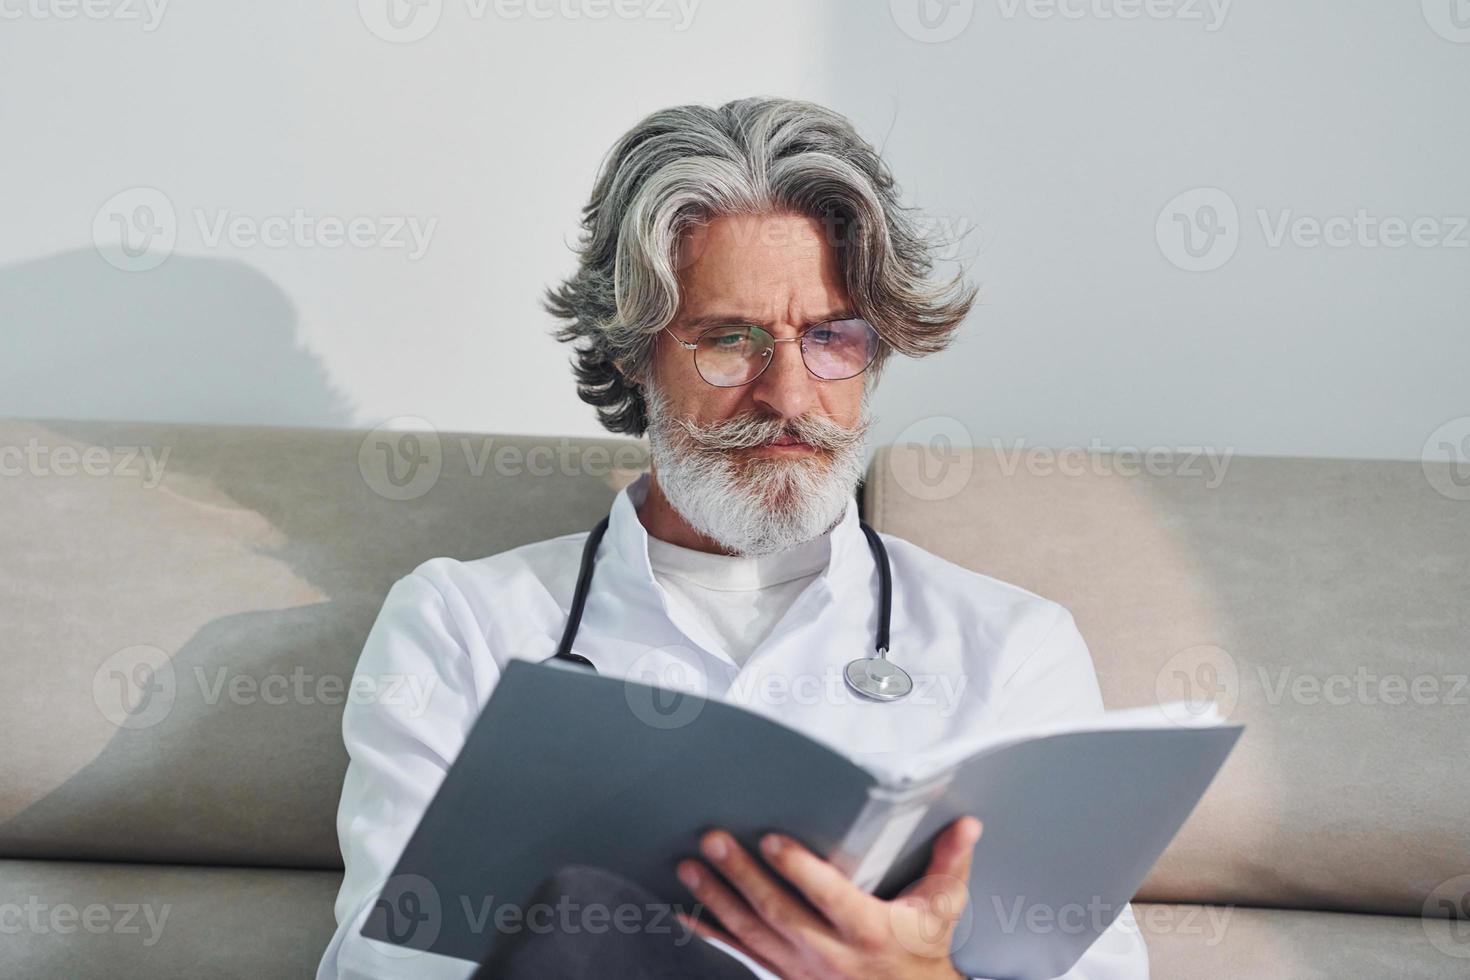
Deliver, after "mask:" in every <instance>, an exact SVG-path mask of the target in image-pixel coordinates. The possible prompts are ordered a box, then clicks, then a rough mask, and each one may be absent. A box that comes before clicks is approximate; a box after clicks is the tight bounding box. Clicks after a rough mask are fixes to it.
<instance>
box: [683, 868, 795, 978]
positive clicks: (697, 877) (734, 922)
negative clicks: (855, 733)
mask: <svg viewBox="0 0 1470 980" xmlns="http://www.w3.org/2000/svg"><path fill="white" fill-rule="evenodd" d="M677 871H678V875H679V880H680V881H682V882H683V883H684V886H685V887H686V888H688V889H689V890H690V891H691V892H693V893H694V897H695V898H697V899H699V901H700V903H701V904H702V905H703V906H704V907H705V908H706V909H707V910H709V911H710V912H712V913H713V914H714V916H715V918H716V919H718V920H719V922H720V925H721V926H723V927H724V928H725V930H726V931H727V932H729V933H730V935H732V936H734V937H735V938H736V939H737V940H739V942H740V945H741V946H742V947H743V948H745V949H751V950H754V951H755V952H756V953H757V954H759V955H760V956H761V957H763V958H765V959H768V960H771V961H773V962H780V961H781V960H783V959H785V957H786V956H787V942H786V939H785V938H784V937H783V936H781V935H780V934H778V933H777V932H776V931H775V930H774V929H773V928H771V926H770V925H769V924H767V923H766V922H765V921H763V920H762V919H761V917H760V916H759V915H757V914H756V913H755V912H754V911H753V910H752V909H751V908H750V906H749V905H747V904H746V903H745V902H744V901H743V900H742V899H741V898H740V896H739V895H737V894H735V893H734V892H733V891H731V890H730V888H729V887H728V886H726V884H725V883H724V882H723V881H721V880H720V876H719V875H717V874H715V873H714V872H713V871H711V870H710V869H709V868H706V867H703V866H702V865H700V863H699V862H698V861H681V862H680V863H679V867H678V869H677Z"/></svg>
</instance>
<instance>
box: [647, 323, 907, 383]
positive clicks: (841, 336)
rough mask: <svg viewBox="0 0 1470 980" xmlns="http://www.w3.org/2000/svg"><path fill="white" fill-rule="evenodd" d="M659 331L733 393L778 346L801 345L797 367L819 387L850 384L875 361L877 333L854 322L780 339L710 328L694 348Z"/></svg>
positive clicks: (748, 330) (761, 331)
mask: <svg viewBox="0 0 1470 980" xmlns="http://www.w3.org/2000/svg"><path fill="white" fill-rule="evenodd" d="M664 330H666V331H667V332H668V334H669V336H670V337H673V338H674V340H675V341H676V342H677V343H678V344H679V346H680V347H682V348H684V349H685V350H692V351H694V370H696V371H698V372H699V376H700V377H701V378H703V379H704V380H705V381H706V382H708V383H709V384H712V385H714V386H715V387H716V388H738V387H740V386H741V385H748V384H750V383H751V382H752V381H754V380H755V379H756V378H759V377H760V376H761V374H762V373H763V372H764V371H765V369H766V368H768V367H770V365H771V361H772V360H773V357H772V355H773V354H775V352H776V345H777V344H794V343H796V342H798V341H800V343H801V347H800V350H801V360H802V363H803V364H805V365H806V369H807V370H808V371H810V372H811V373H812V375H813V376H815V377H818V378H821V379H822V380H823V381H846V380H847V379H848V378H855V377H857V376H858V375H860V374H862V373H863V372H864V371H866V370H867V369H868V365H870V364H872V363H873V358H874V357H876V356H877V355H878V331H877V330H874V329H873V325H872V324H871V323H869V322H868V321H867V320H863V319H861V318H858V317H851V318H845V319H840V320H823V321H822V322H821V323H814V324H812V325H811V326H809V327H807V328H806V329H805V330H803V331H802V332H801V333H800V334H798V335H797V336H795V337H786V338H782V339H778V338H776V337H774V336H772V335H771V332H770V331H769V330H766V329H765V328H764V327H757V326H756V325H755V324H752V323H735V324H719V325H716V326H713V327H710V328H709V329H707V330H705V331H704V332H703V333H701V334H700V335H699V337H698V338H696V339H695V341H694V342H693V343H689V342H688V341H685V340H680V339H679V337H678V335H677V334H675V333H674V332H673V331H672V330H669V328H668V327H665V328H664Z"/></svg>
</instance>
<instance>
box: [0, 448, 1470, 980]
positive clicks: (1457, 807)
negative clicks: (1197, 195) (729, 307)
mask: <svg viewBox="0 0 1470 980" xmlns="http://www.w3.org/2000/svg"><path fill="white" fill-rule="evenodd" d="M150 453H151V457H150V455H149V454H150ZM165 454H166V455H165ZM150 460H151V461H150ZM643 461H644V458H643V455H642V451H641V449H640V447H638V446H637V445H636V444H632V443H627V442H620V441H611V440H609V441H597V440H561V439H548V438H540V437H527V436H482V435H461V434H458V433H455V434H445V433H441V434H439V435H437V436H427V437H418V438H411V437H404V436H403V435H401V434H393V433H364V432H349V431H334V430H303V429H279V428H233V427H217V426H177V425H159V424H118V423H91V422H85V423H84V422H55V421H52V422H37V421H17V420H11V421H4V422H0V514H3V518H4V519H3V521H0V625H3V633H0V637H3V640H0V642H3V647H0V664H3V666H4V668H5V677H6V680H7V682H8V683H7V685H6V696H5V700H4V704H5V707H4V711H3V713H0V746H3V750H0V774H3V776H0V976H5V977H38V978H53V977H54V978H66V980H85V978H104V977H106V978H116V977H150V978H185V977H187V978H199V977H249V978H252V980H256V978H275V977H281V978H285V977H305V976H309V975H311V974H312V972H313V971H314V969H315V967H316V963H317V960H318V957H319V956H320V953H321V950H322V948H323V947H324V946H325V944H326V942H327V938H328V936H329V935H330V934H331V931H332V928H333V918H332V900H333V897H334V895H335V893H336V888H337V882H338V877H339V869H340V858H339V854H338V850H337V841H336V835H335V830H334V825H333V818H334V813H335V807H336V803H337V796H338V791H339V787H340V784H341V777H342V773H343V769H344V766H345V764H346V757H345V754H344V752H343V749H342V745H341V739H340V733H339V728H338V726H339V722H340V716H341V710H342V709H341V705H342V701H343V698H344V697H345V696H346V695H345V693H344V687H345V684H346V681H347V680H348V679H349V678H350V677H351V675H352V669H353V664H354V660H355V658H356V656H357V654H358V652H359V650H360V648H361V645H362V642H363V638H364V636H365V635H366V632H367V630H368V628H369V626H370V625H371V623H372V621H373V618H374V615H375V614H376V612H377V609H378V606H379V603H380V601H381V599H382V596H383V594H384V592H385V591H386V590H387V588H388V586H389V584H390V583H392V582H393V581H394V580H395V579H396V578H397V577H399V576H400V575H403V574H404V573H405V572H407V571H408V570H409V569H411V568H413V567H414V566H415V565H416V564H418V563H419V562H420V561H422V560H424V559H426V558H429V557H432V556H436V555H446V554H447V555H454V556H458V557H461V558H471V557H475V556H480V555H485V554H489V553H493V552H496V551H500V550H503V549H506V548H510V547H512V546H514V545H517V544H520V543H523V542H527V541H532V540H536V539H540V538H544V537H548V536H551V535H556V534H562V533H566V532H569V531H574V530H578V529H582V528H586V527H589V526H590V525H592V524H593V523H594V522H595V521H596V520H597V519H598V518H599V517H600V516H601V515H602V514H603V513H605V511H606V509H607V506H608V504H609V502H610V501H611V498H612V496H613V494H614V492H615V490H616V488H617V487H619V486H621V485H622V483H623V482H624V481H625V480H626V479H628V477H629V475H630V473H631V472H632V471H634V470H636V469H637V468H638V467H640V466H641V465H642V464H643ZM390 462H391V463H392V466H391V467H390V466H389V464H390ZM1138 462H1139V461H1138V460H1135V459H1130V458H1128V457H1126V456H1125V457H1122V458H1119V457H1116V456H1105V457H1096V458H1093V459H1089V460H1082V459H1080V458H1078V457H1075V456H1074V457H1072V458H1070V459H1068V460H1064V461H1063V464H1062V466H1060V467H1059V466H1058V465H1057V463H1056V461H1055V460H1051V461H1049V459H1048V457H1047V456H1045V455H1026V454H1022V455H1021V456H1019V457H1018V456H1015V455H1012V454H1011V453H1010V452H1009V451H1003V452H999V453H997V452H995V451H992V450H977V451H974V452H971V451H969V450H961V451H957V452H954V453H936V452H929V451H927V450H925V449H921V448H918V447H913V446H905V447H897V448H893V449H885V450H881V451H879V452H878V453H877V454H876V456H875V458H874V462H873V466H872V469H871V472H870V475H869V480H868V484H867V486H866V488H865V492H864V501H863V508H864V513H865V516H866V517H867V519H868V520H869V521H870V522H871V523H872V524H873V525H874V526H875V527H877V528H878V529H880V530H882V531H885V532H889V533H892V534H896V535H899V536H901V537H905V538H908V539H910V540H912V541H914V542H916V543H918V544H920V545H922V546H924V547H926V548H929V549H930V550H932V551H934V552H936V553H938V554H940V555H943V556H945V557H947V558H950V559H952V560H954V561H956V562H959V563H961V564H964V565H967V566H969V567H972V568H975V569H979V570H981V571H984V572H987V573H990V574H993V575H996V576H998V577H1000V578H1004V579H1007V580H1010V581H1013V582H1016V583H1018V584H1020V585H1023V586H1025V587H1027V588H1030V589H1032V590H1033V591H1036V592H1039V593H1042V594H1044V595H1047V596H1049V597H1052V598H1055V599H1057V600H1059V601H1061V602H1063V603H1064V604H1066V605H1067V606H1069V607H1070V608H1071V609H1072V610H1073V611H1074V613H1075V614H1076V616H1077V620H1078V622H1079V624H1080V625H1081V628H1082V631H1083V633H1084V634H1085V635H1086V637H1087V638H1088V640H1089V642H1090V644H1091V646H1092V649H1093V653H1094V657H1095V659H1096V662H1097V666H1098V671H1099V675H1100V677H1101V679H1102V685H1103V690H1104V695H1105V697H1106V700H1107V701H1108V703H1109V705H1110V706H1114V707H1122V706H1127V705H1133V704H1143V703H1149V702H1153V701H1156V700H1159V699H1160V698H1164V697H1170V698H1172V697H1179V696H1192V697H1196V698H1200V697H1205V696H1210V697H1215V698H1217V699H1219V700H1220V701H1221V702H1222V705H1223V706H1224V707H1226V708H1227V709H1228V710H1229V712H1230V714H1231V715H1232V716H1233V717H1234V718H1236V719H1238V720H1242V721H1244V722H1246V724H1247V725H1248V726H1249V727H1248V731H1247V734H1246V736H1245V738H1244V739H1243V741H1242V743H1241V744H1240V746H1239V747H1238V749H1237V750H1236V753H1235V755H1234V756H1233V757H1232V759H1231V761H1230V762H1229V764H1228V765H1227V769H1226V771H1225V772H1224V773H1223V774H1222V776H1221V778H1220V779H1219V780H1218V781H1217V783H1216V784H1215V785H1214V786H1213V787H1212V789H1211V790H1210V792H1209V794H1208V795H1207V797H1206V799H1205V801H1204V802H1203V803H1202V804H1201V806H1200V808H1199V809H1198V810H1197V811H1196V813H1195V814H1194V816H1193V817H1192V818H1191V820H1190V822H1189V824H1188V825H1187V826H1186V828H1185V830H1184V832H1183V833H1182V834H1181V835H1180V837H1179V838H1178V839H1177V840H1176V842H1175V843H1174V845H1173V846H1172V847H1171V848H1170V850H1169V851H1168V853H1167V854H1166V855H1165V857H1164V859H1163V860H1162V861H1161V862H1160V864H1159V865H1158V866H1157V867H1156V868H1155V870H1154V872H1153V874H1152V875H1151V876H1150V877H1149V879H1148V881H1147V883H1146V884H1145V886H1144V888H1143V889H1142V892H1141V893H1140V896H1139V900H1138V904H1137V911H1138V914H1139V918H1140V920H1141V923H1142V926H1143V928H1144V929H1145V931H1146V932H1147V937H1148V943H1149V948H1150V951H1151V954H1152V957H1153V964H1154V971H1153V972H1154V976H1156V977H1159V978H1165V980H1168V978H1191V980H1196V978H1202V980H1208V978H1242V977H1252V978H1253V977H1331V978H1334V980H1344V978H1355V977H1364V978H1368V977H1372V978H1381V977H1400V976H1403V977H1409V976H1412V977H1465V976H1470V921H1465V918H1464V917H1466V916H1467V915H1470V897H1467V895H1470V778H1467V777H1470V764H1467V756H1470V751H1467V750H1470V707H1467V700H1470V690H1467V689H1466V687H1465V685H1464V678H1465V675H1466V673H1467V672H1470V502H1466V501H1462V500H1459V499H1456V495H1454V494H1444V493H1441V492H1438V491H1437V490H1436V489H1435V481H1437V482H1438V483H1439V485H1440V486H1443V485H1444V477H1445V476H1446V474H1444V473H1438V474H1436V473H1434V472H1433V471H1426V470H1425V469H1423V468H1421V466H1420V465H1419V464H1417V463H1390V462H1348V461H1309V460H1301V459H1247V458H1235V459H1231V460H1229V461H1228V469H1227V470H1226V472H1225V474H1224V477H1223V479H1220V480H1217V479H1216V478H1215V476H1214V475H1212V473H1211V471H1210V470H1209V469H1208V468H1207V467H1204V466H1203V465H1202V464H1201V462H1200V461H1198V460H1196V461H1194V462H1193V463H1191V462H1190V461H1189V460H1188V459H1186V458H1182V457H1179V458H1175V459H1174V460H1172V461H1169V462H1167V463H1165V464H1161V463H1160V462H1159V461H1158V460H1157V459H1154V460H1151V461H1149V465H1148V466H1147V467H1144V469H1145V470H1147V471H1146V472H1142V473H1137V474H1136V475H1135V470H1137V469H1139V468H1140V467H1139V466H1138V465H1137V464H1138ZM1148 471H1151V472H1148ZM1430 477H1434V478H1435V481H1432V480H1431V479H1430ZM1216 484H1218V485H1216ZM1394 678H1397V680H1395V679H1394ZM1102 829H1103V830H1105V828H1102ZM1426 914H1427V915H1428V916H1429V917H1428V918H1424V917H1423V916H1425V915H1426ZM1457 914H1458V915H1459V916H1461V917H1462V918H1461V919H1458V920H1457V919H1455V918H1454V917H1455V916H1456V915H1457Z"/></svg>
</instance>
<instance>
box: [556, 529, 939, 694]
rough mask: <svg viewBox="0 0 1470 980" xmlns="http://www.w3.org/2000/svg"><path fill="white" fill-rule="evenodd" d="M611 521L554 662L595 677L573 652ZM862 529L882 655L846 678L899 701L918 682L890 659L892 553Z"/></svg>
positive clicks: (592, 549) (862, 661) (588, 552)
mask: <svg viewBox="0 0 1470 980" xmlns="http://www.w3.org/2000/svg"><path fill="white" fill-rule="evenodd" d="M608 520H609V518H607V517H604V518H603V519H602V520H601V521H599V522H598V524H597V526H596V527H594V528H593V529H592V533H591V534H589V535H588V536H587V544H586V546H585V547H584V548H583V549H582V569H581V571H579V572H578V573H577V589H576V591H575V592H574V593H573V594H572V608H571V610H570V611H569V612H568V613H567V625H566V628H565V629H564V630H563V631H562V634H561V643H559V644H557V647H556V653H555V654H553V655H552V658H551V659H553V660H565V661H567V662H568V663H574V664H580V665H581V666H583V667H589V668H591V669H592V671H593V673H596V672H597V668H596V667H595V666H593V664H592V661H590V660H588V659H587V658H586V657H584V656H582V655H581V654H579V653H573V652H572V641H573V640H575V639H576V638H577V628H578V627H579V626H581V625H582V610H583V608H584V607H586V605H587V593H588V592H590V591H591V590H592V568H593V566H594V565H595V564H596V563H597V546H598V544H599V543H600V542H601V541H602V535H603V534H604V533H605V532H606V531H607V524H608ZM858 526H859V527H861V528H862V529H863V534H864V535H865V536H866V537H867V539H868V547H869V548H871V549H872V551H873V560H874V561H875V562H877V564H878V643H877V651H878V652H877V655H876V656H872V657H858V658H857V659H856V660H853V661H850V662H849V663H848V665H847V668H846V669H845V670H844V671H843V672H842V675H843V677H844V678H845V679H846V681H847V686H848V688H849V689H851V690H852V692H853V693H854V694H859V695H861V696H862V697H865V698H868V699H869V700H872V701H897V700H898V699H899V698H902V697H904V696H905V695H907V694H908V693H909V692H910V691H912V690H913V689H914V682H913V680H912V679H910V677H909V675H908V672H907V671H905V670H904V669H903V668H902V667H899V666H898V665H897V664H894V663H892V662H890V661H889V659H888V624H889V621H890V620H891V619H892V612H893V573H892V571H891V569H890V568H889V566H888V551H887V549H885V548H884V547H883V542H882V541H881V540H880V539H879V538H878V532H877V531H874V530H873V529H872V528H871V527H869V526H868V525H867V523H866V522H864V521H861V520H860V521H858Z"/></svg>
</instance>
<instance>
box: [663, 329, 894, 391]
mask: <svg viewBox="0 0 1470 980" xmlns="http://www.w3.org/2000/svg"><path fill="white" fill-rule="evenodd" d="M842 320H861V321H863V323H866V324H867V325H868V329H869V330H871V331H872V332H873V336H874V337H876V338H878V343H877V344H875V345H874V346H873V356H872V357H870V358H868V363H866V364H864V365H863V368H862V370H861V371H859V372H857V373H856V374H849V375H848V376H847V377H845V378H824V377H822V376H821V375H820V374H818V373H817V372H815V371H813V370H812V366H811V365H810V364H808V363H807V362H806V348H805V347H801V348H798V351H799V352H800V354H801V366H802V367H804V368H806V373H807V374H810V375H811V376H812V377H814V378H816V379H817V380H818V381H851V380H852V379H853V378H860V377H862V376H863V375H864V374H866V373H867V372H868V368H870V367H872V366H873V362H874V361H876V360H877V359H878V350H879V348H880V346H881V345H882V343H883V335H882V334H880V333H879V332H878V328H877V327H875V326H873V323H872V321H871V320H869V319H868V318H867V317H864V316H857V315H853V316H829V317H828V318H827V319H825V320H818V321H817V322H816V323H809V324H807V325H806V326H805V327H802V328H801V333H799V334H797V335H796V336H795V337H777V336H776V335H775V334H773V333H771V331H769V330H767V329H766V328H765V327H763V326H761V325H760V324H759V323H742V322H740V321H738V320H732V321H730V322H729V323H712V324H710V325H709V326H707V327H705V328H704V329H703V330H701V331H699V333H698V335H696V336H695V338H694V341H693V342H692V343H691V342H689V341H686V340H683V339H681V338H680V337H679V335H678V334H676V333H674V331H672V330H670V329H669V328H668V327H664V328H663V330H664V332H665V333H667V334H668V335H669V336H670V337H673V338H674V343H676V344H678V345H679V346H680V347H682V348H684V349H685V350H687V351H692V352H694V354H695V358H694V373H695V374H697V375H699V380H701V381H703V382H704V383H705V384H707V385H709V386H710V387H711V388H744V387H745V386H746V385H748V384H754V383H755V382H756V381H758V380H759V379H760V376H761V375H763V374H765V373H766V369H767V368H769V367H770V366H771V364H772V363H773V362H774V361H775V360H776V357H775V354H776V348H775V347H772V348H771V356H770V357H767V358H766V361H765V363H764V364H762V365H761V369H760V370H759V371H757V372H756V373H755V374H754V375H753V376H752V377H751V378H750V380H749V381H742V382H740V383H739V384H738V385H717V384H715V383H714V382H713V381H711V380H709V379H708V378H706V377H705V376H704V372H703V371H701V370H699V342H700V341H701V340H703V339H704V338H705V335H706V334H710V333H713V332H714V331H716V330H729V329H730V328H731V327H754V328H755V329H756V330H759V331H761V332H762V333H765V334H768V335H769V336H770V338H771V343H772V344H794V343H796V342H798V341H801V340H805V339H806V335H807V334H808V333H810V332H811V331H813V330H815V329H817V328H818V327H820V326H824V325H826V324H828V323H838V322H840V321H842Z"/></svg>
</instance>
